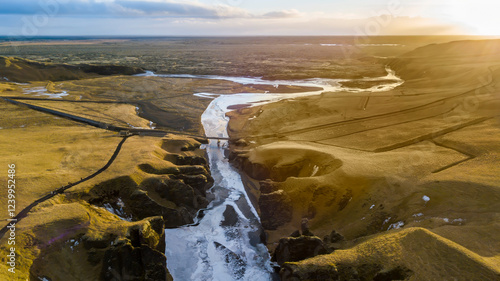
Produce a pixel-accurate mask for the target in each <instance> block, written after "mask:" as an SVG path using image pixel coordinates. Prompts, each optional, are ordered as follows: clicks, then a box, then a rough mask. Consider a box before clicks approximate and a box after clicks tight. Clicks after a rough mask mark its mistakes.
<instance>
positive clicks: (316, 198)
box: [230, 40, 500, 280]
mask: <svg viewBox="0 0 500 281" xmlns="http://www.w3.org/2000/svg"><path fill="white" fill-rule="evenodd" d="M499 50H500V41H498V40H493V41H463V42H452V43H447V44H438V45H431V46H427V47H422V48H419V49H417V50H415V51H412V52H409V53H406V54H403V55H401V56H399V57H397V58H394V59H390V60H388V61H387V63H388V64H389V65H390V66H391V67H392V68H393V69H394V70H396V73H397V75H399V76H401V77H402V78H403V79H404V80H405V83H404V84H403V85H402V86H400V87H398V88H395V89H394V90H392V91H389V92H381V93H371V94H365V93H355V94H353V93H323V94H322V95H320V96H313V97H306V98H298V99H295V100H288V101H281V102H277V103H273V104H268V105H264V106H260V107H255V108H250V109H248V108H246V109H240V110H238V111H235V112H232V113H231V117H232V119H231V123H230V132H231V136H232V137H234V138H236V139H238V138H243V139H245V140H246V141H247V143H248V141H253V142H254V144H250V145H249V147H246V148H241V147H240V148H238V149H239V153H240V156H241V157H243V158H244V159H248V160H247V161H249V162H250V163H253V164H257V165H259V166H264V167H266V168H267V170H269V171H270V173H269V175H270V178H271V179H272V180H274V181H277V182H278V184H279V185H278V186H279V189H281V190H283V191H284V194H286V196H287V197H288V198H290V199H291V202H292V203H291V204H292V206H293V218H292V220H291V221H290V222H288V223H286V224H284V225H282V226H281V227H279V228H278V229H277V230H269V231H267V233H268V235H269V247H270V248H271V249H272V248H273V247H275V246H276V245H277V242H278V240H279V239H280V238H281V237H283V236H288V235H290V233H292V232H293V231H294V230H296V229H299V228H300V225H301V220H302V218H304V217H307V218H309V226H310V230H311V231H312V232H313V233H314V234H315V235H317V236H319V237H323V236H325V235H327V234H329V233H330V232H331V231H332V230H333V229H334V230H336V231H337V232H339V233H341V234H342V235H344V237H345V238H346V240H347V241H348V242H344V243H343V244H342V245H341V250H337V251H334V252H333V253H332V254H329V255H327V256H318V257H315V258H311V259H307V260H304V261H300V262H295V263H290V264H285V269H286V270H285V271H284V273H283V271H282V277H283V278H284V280H295V279H293V278H292V277H291V276H295V277H298V278H299V279H298V280H303V279H307V278H308V277H307V276H309V277H311V276H314V272H320V271H321V270H326V269H325V268H328V267H333V266H341V265H353V266H354V265H356V266H360V265H362V264H382V265H383V267H384V268H385V269H387V270H389V269H391V268H395V267H397V266H402V267H404V268H408V269H410V270H411V271H413V273H414V274H413V275H412V277H411V278H410V280H497V279H498V278H500V236H498V233H500V224H499V221H498V218H499V214H500V203H499V202H500V169H499V167H500V165H499V164H500V155H499V152H500V147H499V143H500V111H499V109H500V94H499V93H500V84H499V81H500V80H499V79H500V55H499ZM254 116H256V118H251V117H254ZM237 152H238V151H237ZM247 167H249V168H247V169H248V170H247V172H249V173H255V171H252V169H253V168H252V167H254V166H248V165H247ZM424 199H426V200H424ZM283 274H284V275H283ZM308 274H309V275H308ZM287 278H291V279H287Z"/></svg>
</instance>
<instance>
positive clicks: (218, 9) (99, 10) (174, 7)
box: [0, 0, 252, 18]
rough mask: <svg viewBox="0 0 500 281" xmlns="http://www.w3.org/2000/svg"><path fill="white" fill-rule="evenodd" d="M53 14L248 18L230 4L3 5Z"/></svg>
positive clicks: (151, 0)
mask: <svg viewBox="0 0 500 281" xmlns="http://www.w3.org/2000/svg"><path fill="white" fill-rule="evenodd" d="M47 11H50V12H51V13H53V14H54V15H59V16H64V15H79V16H88V17H92V16H110V17H113V16H122V17H140V16H158V17H161V16H165V17H193V18H247V17H252V15H251V14H250V13H249V12H247V11H245V10H244V9H241V8H237V7H232V6H228V5H206V4H202V3H199V2H195V1H175V0H145V1H139V0H75V1H70V0H17V1H16V2H8V3H2V5H1V6H0V14H4V15H5V14H20V15H30V14H33V15H34V14H37V13H43V12H47Z"/></svg>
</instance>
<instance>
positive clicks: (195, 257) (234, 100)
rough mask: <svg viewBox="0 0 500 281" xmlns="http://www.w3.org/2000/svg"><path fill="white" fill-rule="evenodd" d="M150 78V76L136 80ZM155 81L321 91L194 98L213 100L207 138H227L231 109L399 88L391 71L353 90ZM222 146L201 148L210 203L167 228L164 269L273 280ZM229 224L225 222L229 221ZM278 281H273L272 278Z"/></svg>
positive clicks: (317, 82)
mask: <svg viewBox="0 0 500 281" xmlns="http://www.w3.org/2000/svg"><path fill="white" fill-rule="evenodd" d="M151 75H155V74H153V73H151V72H149V73H146V74H143V75H141V76H151ZM155 76H160V77H180V78H197V79H220V80H228V81H233V82H237V83H241V84H267V85H275V86H276V85H295V86H313V87H321V88H323V90H321V91H312V92H303V93H294V94H289V93H288V94H280V93H273V94H269V93H267V94H262V93H240V94H233V95H218V94H213V93H196V94H195V95H197V96H199V97H205V98H213V99H214V100H213V101H212V102H211V103H210V105H209V106H208V108H207V109H206V110H205V112H204V113H203V115H202V117H201V119H202V124H203V127H204V129H205V132H206V134H207V136H211V137H214V136H217V137H227V136H228V135H227V124H228V122H229V118H227V117H226V113H227V112H228V111H230V109H228V107H229V106H231V105H237V104H252V105H257V104H263V103H270V102H276V101H279V100H282V99H291V98H296V97H302V96H309V95H318V94H321V93H322V92H325V91H328V92H339V91H348V92H360V91H366V92H374V91H386V90H390V89H393V88H395V87H397V86H399V85H401V84H402V83H403V81H402V80H401V79H399V78H398V77H397V76H396V75H395V74H394V72H392V71H391V70H390V69H388V75H387V76H384V77H378V78H365V79H360V80H365V81H384V80H387V81H388V82H387V84H384V85H383V86H381V87H380V86H377V87H373V88H370V89H364V90H363V89H356V88H347V87H343V86H341V85H340V84H339V83H338V82H340V81H349V80H345V79H344V80H334V79H307V80H297V81H266V80H262V79H260V78H248V77H222V76H193V75H155ZM226 145H227V143H226V142H225V141H223V142H220V143H217V141H216V140H212V141H210V143H209V144H208V145H206V150H207V154H208V157H209V164H210V171H211V173H212V177H213V178H214V186H213V187H212V188H211V190H210V193H211V194H212V195H213V197H214V198H215V199H214V200H213V201H212V202H211V203H210V205H209V206H208V207H207V209H206V210H204V211H203V216H199V217H198V218H196V219H195V223H194V224H192V225H189V226H184V227H180V228H176V229H166V230H165V236H166V245H167V248H166V252H165V254H166V256H167V264H168V269H169V271H170V273H171V274H172V276H173V277H174V280H224V281H226V280H227V281H229V280H252V281H259V280H273V279H276V278H277V276H276V275H275V274H274V273H273V269H272V266H271V262H270V256H269V254H268V251H267V248H266V246H265V245H264V244H263V243H262V242H261V240H260V238H259V237H260V236H259V235H260V233H261V225H260V219H259V217H258V213H257V211H256V210H255V208H254V206H253V205H252V204H251V202H250V200H249V198H248V195H247V193H246V192H245V188H244V186H243V183H242V181H241V177H240V174H239V173H238V171H237V170H236V169H235V168H234V167H233V166H232V165H231V164H230V163H229V162H228V160H227V159H226V158H225V156H224V149H225V146H226ZM225 212H226V213H229V214H232V216H229V217H232V218H233V219H234V220H233V221H230V219H226V218H225V216H224V213H225ZM228 221H230V222H228ZM276 280H277V279H276Z"/></svg>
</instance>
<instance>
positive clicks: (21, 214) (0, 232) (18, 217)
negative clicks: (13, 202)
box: [0, 136, 129, 239]
mask: <svg viewBox="0 0 500 281" xmlns="http://www.w3.org/2000/svg"><path fill="white" fill-rule="evenodd" d="M128 138H129V136H125V137H124V138H123V139H122V140H121V141H120V143H119V144H118V146H117V147H116V149H115V152H114V153H113V155H112V156H111V158H110V159H109V161H108V163H106V165H104V166H103V167H102V168H100V169H99V170H97V171H96V172H95V173H93V174H91V175H90V176H87V177H85V178H83V179H81V180H79V181H77V182H74V183H70V184H68V185H65V186H63V187H60V188H58V189H56V190H54V191H52V192H51V193H49V194H47V195H45V196H43V197H42V198H40V199H38V200H36V201H35V202H33V203H31V204H30V205H28V206H27V207H26V208H24V209H23V210H22V211H21V212H19V213H18V214H17V215H16V216H15V217H13V218H11V219H10V222H12V221H13V222H15V223H16V224H17V223H19V221H21V220H22V219H23V218H25V217H26V216H27V215H28V213H29V212H30V211H31V209H33V208H34V207H35V206H37V205H38V204H40V203H42V202H44V201H46V200H49V199H50V198H52V197H54V196H56V195H57V194H61V193H63V192H64V191H66V190H67V189H69V188H71V187H73V186H75V185H78V184H80V183H83V182H85V181H88V180H90V179H92V178H94V177H96V176H97V175H99V174H101V173H102V172H104V171H106V169H108V168H109V166H111V164H113V162H114V161H115V159H116V157H117V156H118V154H119V153H120V150H121V148H122V146H123V144H124V143H125V141H126V140H127V139H128ZM7 226H8V224H7V225H6V226H4V227H3V228H2V229H1V230H0V239H2V238H3V236H4V235H5V233H7V231H8V228H7Z"/></svg>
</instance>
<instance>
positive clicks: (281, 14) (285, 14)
mask: <svg viewBox="0 0 500 281" xmlns="http://www.w3.org/2000/svg"><path fill="white" fill-rule="evenodd" d="M300 16H301V14H300V13H299V11H297V10H295V9H292V10H282V11H274V12H269V13H266V14H264V15H262V17H263V18H298V17H300Z"/></svg>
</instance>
